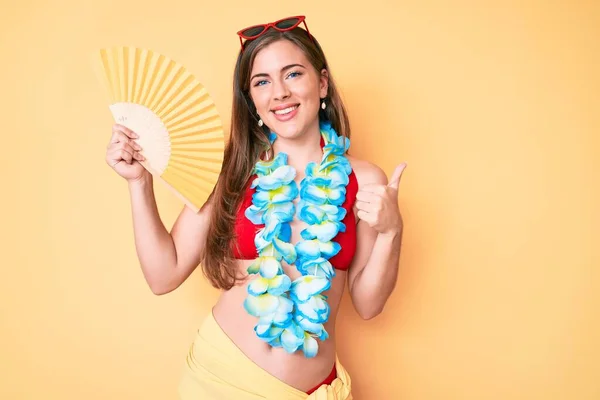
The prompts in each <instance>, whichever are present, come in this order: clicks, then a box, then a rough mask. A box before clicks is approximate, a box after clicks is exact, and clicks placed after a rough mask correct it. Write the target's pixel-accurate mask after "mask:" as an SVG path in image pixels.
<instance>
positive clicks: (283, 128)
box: [271, 121, 302, 139]
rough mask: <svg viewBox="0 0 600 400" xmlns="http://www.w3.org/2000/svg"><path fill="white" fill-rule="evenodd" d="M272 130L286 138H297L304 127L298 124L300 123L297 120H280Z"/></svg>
mask: <svg viewBox="0 0 600 400" xmlns="http://www.w3.org/2000/svg"><path fill="white" fill-rule="evenodd" d="M271 130H272V131H273V132H275V133H276V134H277V135H278V136H281V137H284V138H289V139H291V138H295V137H298V136H300V134H301V132H302V129H301V128H300V127H299V126H298V124H296V123H295V122H292V121H289V122H279V121H276V123H275V124H273V128H271Z"/></svg>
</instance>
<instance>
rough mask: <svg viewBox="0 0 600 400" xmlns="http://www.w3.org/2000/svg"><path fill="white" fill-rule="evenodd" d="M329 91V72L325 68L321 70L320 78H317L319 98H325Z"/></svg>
mask: <svg viewBox="0 0 600 400" xmlns="http://www.w3.org/2000/svg"><path fill="white" fill-rule="evenodd" d="M328 90H329V71H327V69H326V68H323V69H322V70H321V76H319V97H321V98H322V99H324V98H325V97H327V93H328Z"/></svg>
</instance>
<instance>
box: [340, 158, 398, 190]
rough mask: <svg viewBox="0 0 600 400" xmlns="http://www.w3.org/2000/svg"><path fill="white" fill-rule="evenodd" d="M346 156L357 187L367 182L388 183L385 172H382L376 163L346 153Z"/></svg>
mask: <svg viewBox="0 0 600 400" xmlns="http://www.w3.org/2000/svg"><path fill="white" fill-rule="evenodd" d="M346 157H347V158H348V161H350V165H351V166H352V170H353V171H354V174H355V175H356V180H357V181H358V186H359V187H360V186H363V185H368V184H380V185H387V184H388V178H387V176H386V174H385V172H383V170H382V169H381V168H380V167H379V166H378V165H376V164H373V163H372V162H369V161H366V160H361V159H359V158H356V157H353V156H350V155H347V156H346Z"/></svg>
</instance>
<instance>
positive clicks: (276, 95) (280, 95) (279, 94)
mask: <svg viewBox="0 0 600 400" xmlns="http://www.w3.org/2000/svg"><path fill="white" fill-rule="evenodd" d="M273 86H274V87H273V100H284V99H287V98H288V97H290V90H289V88H288V87H287V85H286V84H285V82H282V81H280V80H277V81H275V82H274V83H273Z"/></svg>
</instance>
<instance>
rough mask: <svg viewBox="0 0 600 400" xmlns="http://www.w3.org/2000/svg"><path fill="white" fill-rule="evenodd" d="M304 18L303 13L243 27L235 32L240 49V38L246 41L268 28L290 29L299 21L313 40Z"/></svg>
mask: <svg viewBox="0 0 600 400" xmlns="http://www.w3.org/2000/svg"><path fill="white" fill-rule="evenodd" d="M305 19H306V17H305V16H304V15H298V16H295V17H287V18H283V19H280V20H279V21H275V22H269V23H268V24H261V25H253V26H250V27H248V28H244V29H242V30H241V31H239V32H238V33H237V34H238V36H239V37H240V45H241V46H242V50H244V43H245V42H242V39H246V41H248V40H253V39H256V38H257V37H260V36H262V35H264V33H265V32H266V31H268V30H269V28H273V29H276V30H278V31H279V32H286V31H291V30H292V29H294V28H296V27H297V26H298V25H300V24H301V23H304V28H305V30H306V33H307V34H308V37H309V38H310V40H313V38H312V36H311V34H310V32H309V31H308V26H306V21H305Z"/></svg>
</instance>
